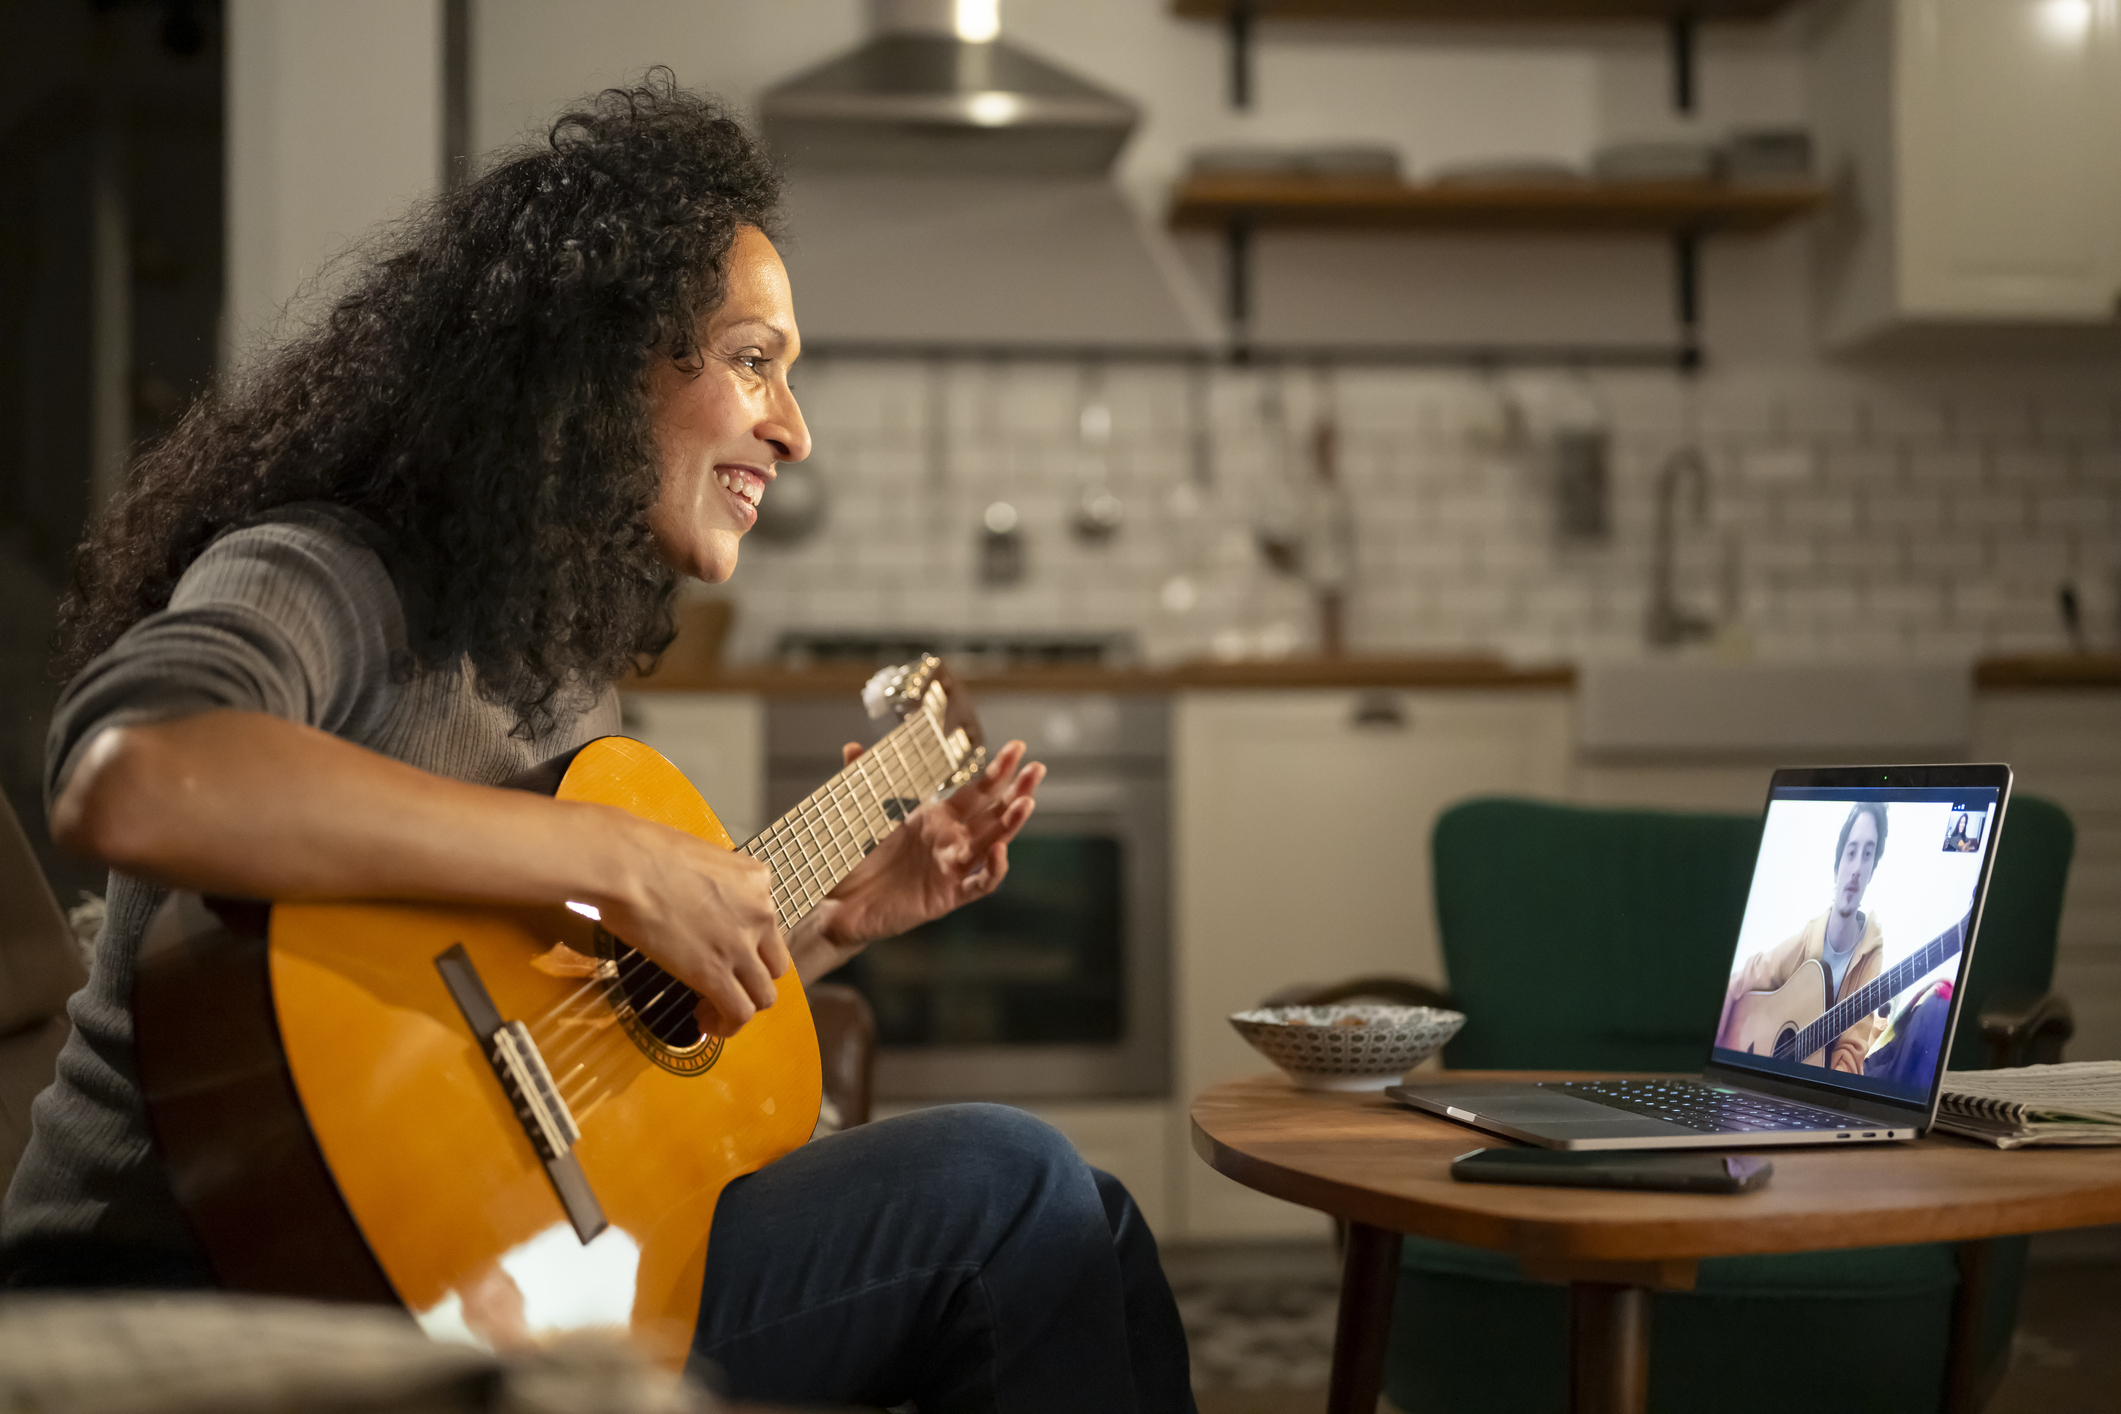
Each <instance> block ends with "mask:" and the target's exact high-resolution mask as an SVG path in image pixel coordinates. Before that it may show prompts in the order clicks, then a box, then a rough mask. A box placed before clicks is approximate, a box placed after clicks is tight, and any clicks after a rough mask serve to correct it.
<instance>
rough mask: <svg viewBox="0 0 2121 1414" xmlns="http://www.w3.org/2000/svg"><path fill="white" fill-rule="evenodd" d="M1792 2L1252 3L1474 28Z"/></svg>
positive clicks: (1727, 11) (1326, 15) (1221, 6)
mask: <svg viewBox="0 0 2121 1414" xmlns="http://www.w3.org/2000/svg"><path fill="white" fill-rule="evenodd" d="M1792 3H1794V0H1250V3H1249V4H1247V5H1246V6H1245V8H1247V9H1248V10H1249V11H1250V12H1251V15H1252V17H1253V18H1255V19H1261V20H1293V21H1307V20H1356V21H1367V22H1373V23H1374V22H1380V21H1393V20H1409V21H1444V22H1453V21H1464V22H1470V23H1475V24H1501V23H1522V22H1532V23H1540V24H1555V23H1562V24H1569V23H1605V22H1628V23H1635V24H1640V23H1643V22H1646V21H1647V22H1659V21H1665V20H1671V19H1675V18H1678V19H1693V20H1710V21H1715V20H1765V19H1770V18H1772V17H1773V16H1775V15H1777V14H1779V13H1781V12H1782V11H1784V10H1786V9H1788V8H1789V7H1790V5H1791V4H1792ZM1237 8H1238V5H1237V4H1236V3H1234V2H1233V0H1172V3H1171V12H1172V13H1173V14H1175V15H1178V16H1181V17H1182V18H1185V19H1189V20H1227V19H1228V18H1230V14H1231V12H1232V11H1233V10H1235V9H1237Z"/></svg>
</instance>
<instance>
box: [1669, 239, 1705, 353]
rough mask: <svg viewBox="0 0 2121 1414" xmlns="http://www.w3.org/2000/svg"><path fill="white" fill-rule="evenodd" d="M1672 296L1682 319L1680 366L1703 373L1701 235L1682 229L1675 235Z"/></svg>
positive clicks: (1680, 327) (1680, 323) (1673, 243)
mask: <svg viewBox="0 0 2121 1414" xmlns="http://www.w3.org/2000/svg"><path fill="white" fill-rule="evenodd" d="M1672 295H1673V303H1674V306H1675V312H1676V313H1677V314H1678V316H1679V367H1680V370H1681V371H1682V372H1685V373H1698V372H1700V371H1701V232H1700V231H1698V230H1696V229H1694V228H1693V227H1690V226H1683V227H1681V228H1680V229H1678V230H1676V231H1674V232H1672Z"/></svg>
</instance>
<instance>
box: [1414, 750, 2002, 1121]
mask: <svg viewBox="0 0 2121 1414" xmlns="http://www.w3.org/2000/svg"><path fill="white" fill-rule="evenodd" d="M2010 779H2011V776H2010V768H2009V767H2008V766H2000V765H1982V766H1975V765H1968V766H1892V767H1873V766H1819V767H1792V768H1789V769H1786V770H1781V771H1777V772H1776V773H1775V776H1774V779H1773V780H1772V781H1770V782H1769V784H1768V807H1767V818H1766V820H1765V822H1764V823H1763V826H1762V829H1761V837H1760V854H1759V856H1758V858H1757V859H1756V861H1755V862H1754V865H1753V883H1752V890H1751V892H1750V893H1749V894H1748V895H1747V897H1746V904H1745V913H1744V916H1743V918H1742V919H1741V921H1740V923H1739V927H1738V937H1737V945H1736V947H1735V948H1734V949H1733V952H1732V957H1731V965H1730V970H1729V971H1728V972H1727V973H1725V974H1724V975H1725V976H1726V977H1727V978H1728V979H1729V980H1728V982H1727V983H1726V985H1725V987H1724V991H1723V995H1722V996H1721V997H1719V998H1717V999H1716V1000H1715V1001H1713V1002H1707V1006H1708V1008H1709V1009H1708V1011H1707V1012H1706V1014H1705V1015H1704V1016H1703V1017H1702V1018H1701V1028H1702V1029H1701V1034H1702V1036H1703V1038H1704V1039H1710V1037H1711V1035H1712V1033H1711V1032H1710V1030H1709V1028H1710V1026H1711V1025H1712V1024H1713V1025H1714V1027H1715V1030H1714V1032H1713V1040H1712V1041H1711V1044H1710V1047H1709V1054H1708V1058H1707V1059H1708V1064H1707V1065H1706V1066H1704V1067H1703V1069H1702V1073H1701V1074H1700V1075H1691V1076H1642V1077H1614V1078H1612V1079H1609V1080H1566V1081H1564V1080H1546V1081H1530V1080H1509V1079H1496V1078H1492V1077H1491V1078H1478V1077H1475V1078H1465V1079H1461V1078H1458V1077H1454V1076H1450V1075H1443V1076H1438V1077H1435V1078H1433V1079H1431V1078H1429V1077H1416V1078H1414V1080H1413V1083H1409V1084H1404V1085H1395V1086H1393V1087H1391V1088H1390V1089H1388V1090H1387V1091H1386V1092H1385V1093H1386V1094H1387V1095H1389V1096H1391V1098H1393V1099H1394V1100H1397V1101H1398V1102H1399V1103H1401V1104H1403V1105H1408V1106H1411V1107H1412V1108H1414V1109H1418V1110H1426V1111H1428V1112H1429V1113H1431V1114H1440V1115H1444V1116H1446V1117H1448V1118H1450V1119H1455V1120H1457V1121H1459V1122H1460V1123H1462V1124H1470V1125H1473V1126H1475V1127H1476V1128H1480V1129H1485V1130H1489V1131H1491V1132H1493V1133H1496V1134H1503V1135H1507V1136H1509V1137H1510V1138H1512V1139H1521V1140H1523V1141H1525V1142H1526V1143H1529V1144H1543V1145H1546V1146H1547V1147H1549V1148H1556V1149H1667V1148H1702V1147H1708V1146H1711V1145H1728V1144H1732V1143H1738V1144H1745V1145H1763V1144H1842V1143H1848V1144H1863V1143H1875V1142H1883V1141H1888V1140H1894V1139H1912V1138H1914V1137H1915V1136H1917V1135H1918V1134H1920V1133H1921V1132H1922V1131H1923V1130H1924V1129H1925V1128H1927V1127H1928V1125H1929V1123H1930V1119H1931V1117H1932V1116H1933V1115H1934V1114H1935V1113H1936V1107H1937V1083H1938V1077H1939V1076H1940V1075H1941V1074H1942V1072H1943V1069H1944V1053H1945V1048H1946V1047H1947V1046H1949V1045H1950V1043H1951V1034H1952V1020H1953V1007H1954V995H1953V994H1954V990H1955V982H1956V979H1958V978H1960V977H1963V976H1964V975H1965V970H1966V965H1967V960H1968V959H1969V957H1971V955H1972V950H1973V946H1974V944H1973V932H1974V925H1975V923H1976V922H1977V921H1978V919H1979V915H1980V905H1981V896H1982V891H1983V890H1984V889H1985V888H1986V887H1987V880H1988V870H1989V867H1990V865H1991V864H1992V863H1993V856H1994V854H1995V850H1996V840H1997V837H1998V832H1999V831H2000V830H2001V828H2002V825H2003V812H2004V809H2005V805H2006V803H2007V802H2008V800H2009V799H2010ZM1670 944H1671V945H1672V946H1674V947H1680V946H1684V947H1693V946H1698V945H1699V941H1698V935H1695V934H1692V933H1691V932H1690V931H1689V930H1687V929H1683V928H1682V929H1675V930H1671V933H1670ZM1704 1000H1706V999H1704Z"/></svg>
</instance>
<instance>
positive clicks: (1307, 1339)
mask: <svg viewBox="0 0 2121 1414" xmlns="http://www.w3.org/2000/svg"><path fill="white" fill-rule="evenodd" d="M1165 1267H1166V1269H1167V1270H1168V1271H1169V1273H1170V1276H1171V1285H1172V1294H1173V1295H1175V1296H1176V1297H1177V1298H1178V1313H1179V1317H1180V1318H1181V1319H1182V1320H1183V1321H1184V1322H1185V1326H1186V1340H1187V1343H1188V1344H1189V1346H1190V1347H1191V1349H1192V1355H1193V1387H1194V1389H1195V1390H1197V1391H1209V1390H1263V1389H1279V1390H1309V1389H1318V1390H1322V1389H1324V1388H1325V1387H1326V1380H1327V1376H1328V1374H1329V1372H1330V1371H1331V1368H1332V1362H1333V1322H1334V1317H1335V1313H1336V1311H1337V1309H1338V1306H1339V1296H1340V1278H1339V1274H1338V1270H1337V1268H1338V1260H1337V1259H1336V1258H1335V1256H1334V1254H1333V1252H1332V1249H1331V1248H1328V1247H1323V1246H1320V1247H1316V1248H1313V1247H1309V1246H1305V1247H1301V1248H1292V1247H1287V1246H1282V1245H1273V1246H1266V1245H1262V1246H1261V1247H1259V1248H1257V1249H1230V1250H1226V1251H1222V1252H1218V1253H1214V1254H1212V1255H1208V1254H1192V1253H1184V1252H1175V1253H1172V1254H1171V1255H1170V1256H1169V1257H1168V1258H1167V1259H1166V1262H1165Z"/></svg>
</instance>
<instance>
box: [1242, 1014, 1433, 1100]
mask: <svg viewBox="0 0 2121 1414" xmlns="http://www.w3.org/2000/svg"><path fill="white" fill-rule="evenodd" d="M1230 1024H1231V1025H1232V1026H1234V1027H1236V1028H1237V1034H1238V1035H1240V1036H1242V1037H1244V1038H1245V1039H1246V1040H1247V1041H1250V1042H1251V1043H1252V1045H1253V1047H1254V1049H1256V1050H1257V1051H1258V1052H1259V1053H1260V1054H1261V1055H1263V1056H1265V1057H1266V1058H1267V1059H1268V1060H1270V1061H1273V1062H1274V1063H1275V1064H1276V1065H1278V1066H1280V1067H1281V1068H1282V1069H1283V1070H1285V1071H1287V1072H1288V1073H1289V1078H1290V1079H1291V1080H1293V1081H1295V1082H1296V1084H1297V1086H1298V1088H1300V1089H1304V1090H1382V1089H1384V1088H1385V1087H1386V1086H1387V1085H1397V1084H1398V1083H1399V1078H1400V1077H1401V1076H1402V1075H1404V1074H1405V1073H1406V1072H1407V1071H1409V1070H1412V1069H1413V1068H1414V1067H1415V1066H1417V1065H1420V1064H1421V1063H1422V1062H1423V1061H1425V1060H1427V1059H1428V1058H1429V1057H1430V1056H1432V1055H1434V1054H1435V1053H1436V1051H1437V1050H1438V1049H1439V1048H1440V1047H1441V1046H1442V1045H1443V1043H1444V1042H1446V1041H1448V1040H1450V1039H1451V1038H1452V1037H1453V1036H1455V1035H1457V1034H1458V1028H1459V1027H1461V1026H1463V1025H1465V1024H1466V1018H1465V1013H1463V1012H1456V1011H1443V1010H1440V1009H1438V1008H1436V1007H1426V1006H1381V1005H1373V1004H1369V1003H1351V1004H1347V1005H1337V1006H1270V1007H1260V1008H1258V1009H1257V1010H1254V1011H1241V1012H1238V1013H1237V1014H1236V1015H1234V1016H1232V1017H1231V1018H1230Z"/></svg>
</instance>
